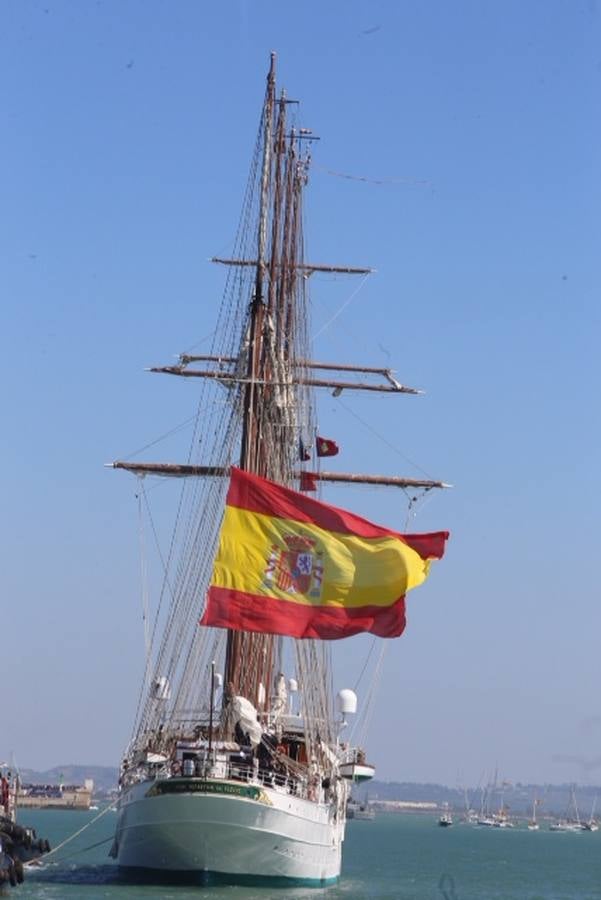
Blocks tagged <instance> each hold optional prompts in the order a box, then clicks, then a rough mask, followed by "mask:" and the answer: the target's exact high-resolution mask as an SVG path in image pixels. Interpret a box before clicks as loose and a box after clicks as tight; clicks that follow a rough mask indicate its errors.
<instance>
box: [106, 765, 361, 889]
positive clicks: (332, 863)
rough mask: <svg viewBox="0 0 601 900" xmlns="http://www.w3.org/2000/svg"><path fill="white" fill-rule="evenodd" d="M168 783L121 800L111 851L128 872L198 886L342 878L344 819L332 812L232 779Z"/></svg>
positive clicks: (138, 788)
mask: <svg viewBox="0 0 601 900" xmlns="http://www.w3.org/2000/svg"><path fill="white" fill-rule="evenodd" d="M169 782H173V780H171V779H169V780H168V781H167V782H154V781H147V782H143V783H141V784H138V785H135V786H133V787H131V788H130V789H128V790H127V791H126V793H125V795H124V796H123V797H122V799H121V802H120V806H119V819H118V822H117V830H116V836H115V845H114V847H113V851H112V854H113V855H114V856H115V857H116V859H117V862H118V865H119V866H120V867H121V868H123V869H124V870H133V871H136V872H140V871H142V870H143V871H145V872H146V874H147V875H148V876H149V877H151V876H152V875H153V873H154V874H155V875H156V876H162V877H163V878H164V877H165V876H167V875H171V876H173V877H174V879H178V878H182V879H184V880H192V881H195V880H197V881H199V882H206V881H210V880H211V878H212V876H214V877H215V879H216V880H227V881H231V882H241V883H246V882H249V881H255V882H257V881H265V882H267V883H269V882H273V881H285V882H291V883H292V882H295V883H299V884H306V885H309V884H313V885H325V884H332V883H334V882H335V881H337V879H338V877H339V875H340V862H341V850H342V841H343V839H344V819H340V818H337V819H336V820H334V817H333V810H332V808H331V807H329V806H326V805H322V804H316V803H314V802H312V801H309V800H306V799H304V798H300V797H294V796H292V795H290V794H288V793H284V792H280V791H278V790H277V789H276V788H270V787H264V786H262V785H261V786H258V785H246V784H241V783H240V782H235V781H211V782H209V783H208V784H207V783H206V782H201V781H196V780H193V781H191V782H189V783H188V785H187V786H184V785H182V788H183V790H182V791H181V792H179V791H178V792H175V791H173V792H171V790H170V792H168V793H162V792H161V785H165V784H169ZM186 787H188V788H191V790H190V791H189V792H186V790H185V788H186ZM157 788H158V790H157ZM149 795H150V796H149Z"/></svg>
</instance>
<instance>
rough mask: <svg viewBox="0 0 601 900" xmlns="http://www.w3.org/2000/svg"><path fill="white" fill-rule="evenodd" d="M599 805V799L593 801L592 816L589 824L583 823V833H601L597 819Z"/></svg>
mask: <svg viewBox="0 0 601 900" xmlns="http://www.w3.org/2000/svg"><path fill="white" fill-rule="evenodd" d="M596 805H597V798H596V797H595V798H594V799H593V805H592V806H591V815H590V818H589V820H588V822H583V823H582V830H583V831H599V823H598V822H597V820H596V819H595V806H596Z"/></svg>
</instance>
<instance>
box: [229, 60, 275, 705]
mask: <svg viewBox="0 0 601 900" xmlns="http://www.w3.org/2000/svg"><path fill="white" fill-rule="evenodd" d="M283 112H285V107H284V106H283V105H282V106H281V108H280V114H279V121H278V127H277V132H278V134H277V137H276V142H275V148H274V113H275V53H272V54H271V65H270V68H269V73H268V75H267V90H266V93H265V103H264V106H263V117H262V122H263V161H262V168H261V189H260V199H259V228H258V242H257V251H258V252H257V262H256V278H255V285H254V295H253V297H252V301H251V308H250V321H249V340H248V364H247V369H246V385H245V386H244V400H243V419H242V440H241V450H240V467H241V468H242V469H245V470H246V471H248V472H254V473H255V474H257V475H265V474H266V471H265V462H264V456H263V452H262V434H261V427H260V410H261V407H262V406H263V403H264V399H265V391H266V387H267V385H266V381H267V379H268V375H269V373H267V372H266V371H265V354H264V346H263V345H264V335H265V316H266V307H267V304H266V297H265V293H266V280H267V279H266V275H267V270H268V260H267V239H268V225H269V203H270V193H271V191H270V187H271V181H272V167H273V165H274V162H273V156H274V149H275V155H276V160H275V169H276V176H277V175H278V173H279V169H280V166H281V153H280V151H281V147H280V142H279V138H280V131H281V128H282V127H283V125H280V123H281V120H282V114H283ZM277 183H278V184H279V180H278V181H277ZM274 205H275V207H276V210H277V209H278V197H277V193H276V196H275V197H274ZM273 219H274V223H275V214H274V216H273ZM274 227H275V224H274ZM274 254H275V249H274V243H273V241H272V249H271V266H270V270H271V272H273V269H274V261H273V257H274ZM272 285H273V279H272V278H270V280H269V293H270V295H271V293H272ZM273 640H274V639H273V635H261V634H253V633H249V632H243V631H230V632H228V636H227V646H226V655H225V685H226V692H225V694H226V697H227V696H229V695H231V694H241V695H242V696H244V697H246V698H247V699H249V700H250V701H251V702H252V703H254V704H255V706H257V707H258V706H260V705H262V702H264V701H265V699H266V697H267V692H268V690H269V685H268V684H265V682H264V681H263V682H262V679H261V677H260V674H261V673H263V672H264V671H266V670H267V671H270V670H271V658H272V655H273ZM261 683H263V690H262V692H261V689H260V684H261Z"/></svg>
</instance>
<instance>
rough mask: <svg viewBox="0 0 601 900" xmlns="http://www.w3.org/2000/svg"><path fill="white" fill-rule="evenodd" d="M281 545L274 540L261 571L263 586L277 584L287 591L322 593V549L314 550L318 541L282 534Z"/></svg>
mask: <svg viewBox="0 0 601 900" xmlns="http://www.w3.org/2000/svg"><path fill="white" fill-rule="evenodd" d="M283 537H284V546H282V545H278V544H273V545H272V547H271V553H270V554H269V559H268V560H267V568H266V569H265V572H264V584H265V587H272V586H273V584H274V582H275V585H276V587H278V588H279V589H280V590H281V591H286V592H287V593H288V594H305V595H308V596H310V597H317V598H319V596H320V595H321V585H322V581H323V553H322V552H321V551H319V550H315V546H316V543H317V541H314V540H312V539H311V538H308V537H304V536H303V535H298V534H285V535H284V536H283Z"/></svg>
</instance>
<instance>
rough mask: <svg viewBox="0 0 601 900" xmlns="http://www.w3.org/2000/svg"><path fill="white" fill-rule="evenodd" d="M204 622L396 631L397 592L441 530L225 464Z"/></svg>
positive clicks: (319, 633) (421, 574)
mask: <svg viewBox="0 0 601 900" xmlns="http://www.w3.org/2000/svg"><path fill="white" fill-rule="evenodd" d="M231 471H232V474H231V481H230V487H229V491H228V495H227V500H226V509H225V517H224V520H223V525H222V528H221V535H220V539H219V548H218V551H217V557H216V559H215V567H214V570H213V577H212V580H211V585H210V587H209V591H208V596H207V606H206V609H205V612H204V615H203V617H202V619H201V624H202V625H210V626H215V627H218V628H231V629H234V630H237V631H259V632H263V633H267V634H284V635H289V636H290V637H296V638H319V639H321V640H334V639H337V638H344V637H349V636H350V635H352V634H357V633H358V632H360V631H370V632H371V633H372V634H376V635H378V636H379V637H397V636H398V635H400V634H402V632H403V630H404V628H405V593H406V592H407V591H408V590H410V589H411V588H413V587H416V586H417V585H418V584H421V583H422V582H423V581H425V579H426V577H427V575H428V569H429V567H430V561H431V560H432V559H440V558H441V557H442V555H443V553H444V548H445V542H446V540H447V538H448V536H449V533H448V532H447V531H438V532H434V533H432V534H398V533H397V532H396V531H390V530H389V529H388V528H382V527H381V526H380V525H374V524H373V523H372V522H368V521H367V519H362V518H360V517H359V516H356V515H354V514H353V513H350V512H346V511H345V510H343V509H338V508H337V507H335V506H328V505H327V504H325V503H321V502H320V501H319V500H315V499H313V498H312V497H307V496H306V495H305V494H301V493H299V492H298V491H293V490H291V489H290V488H286V487H282V486H281V485H279V484H275V483H274V482H273V481H268V480H267V479H265V478H260V477H259V476H258V475H251V474H250V473H248V472H243V471H242V470H241V469H237V468H234V467H233V468H232V470H231Z"/></svg>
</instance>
